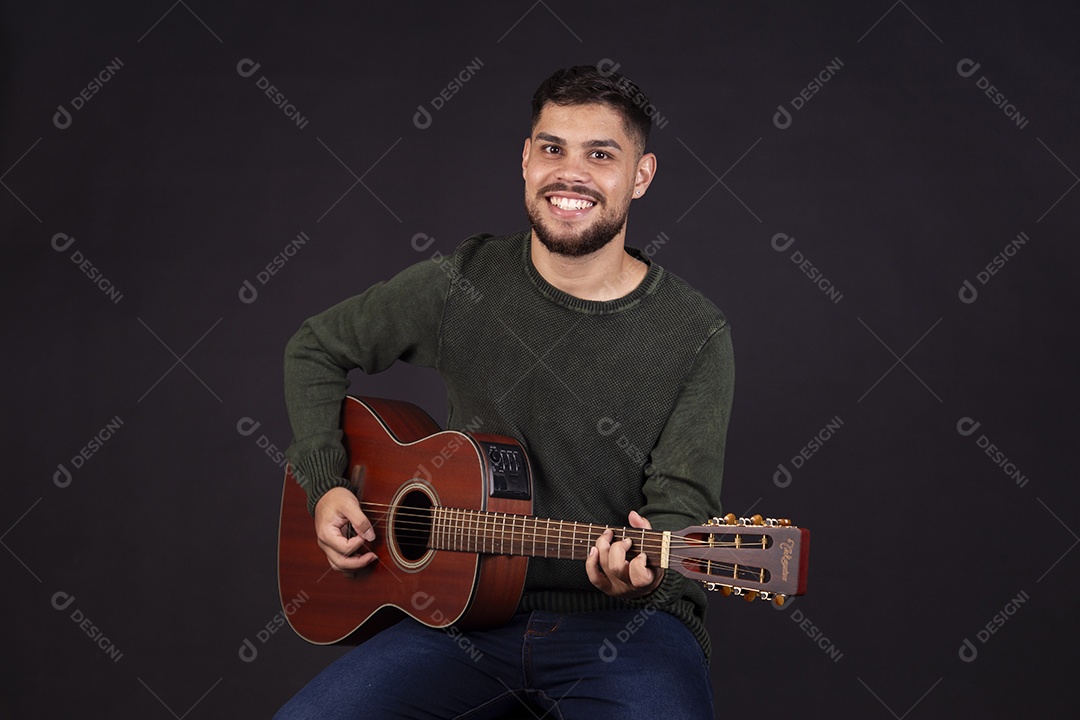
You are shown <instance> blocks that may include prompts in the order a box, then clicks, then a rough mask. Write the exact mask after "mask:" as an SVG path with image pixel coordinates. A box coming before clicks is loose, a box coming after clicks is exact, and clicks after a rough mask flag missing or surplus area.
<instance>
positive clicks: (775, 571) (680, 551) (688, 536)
mask: <svg viewBox="0 0 1080 720" xmlns="http://www.w3.org/2000/svg"><path fill="white" fill-rule="evenodd" d="M809 552H810V531H809V530H807V529H805V528H799V527H795V526H794V525H792V524H791V521H790V520H786V519H776V518H763V517H762V516H760V515H754V516H753V517H748V518H736V517H735V516H734V515H733V514H731V513H729V514H728V515H726V516H724V517H723V518H713V519H712V520H710V521H709V522H708V523H706V524H705V525H695V526H692V527H688V528H685V529H683V530H680V531H679V532H674V533H672V534H671V549H670V554H669V558H668V567H670V568H672V569H674V570H676V571H678V572H680V573H682V574H683V575H685V576H686V577H688V578H690V579H691V580H697V581H698V582H700V583H702V584H703V585H704V586H705V589H706V590H717V591H719V592H721V593H722V594H724V595H739V596H742V597H744V598H746V600H747V601H753V600H755V599H761V600H772V601H773V602H774V603H776V604H777V605H783V603H784V600H785V599H786V598H787V596H788V595H802V594H804V593H805V592H806V569H807V562H808V559H809Z"/></svg>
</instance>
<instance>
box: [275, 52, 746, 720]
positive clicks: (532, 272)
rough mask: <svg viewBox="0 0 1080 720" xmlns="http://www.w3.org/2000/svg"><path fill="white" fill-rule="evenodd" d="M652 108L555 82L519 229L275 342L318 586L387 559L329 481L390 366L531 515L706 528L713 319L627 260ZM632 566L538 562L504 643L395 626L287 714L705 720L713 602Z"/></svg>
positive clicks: (619, 548) (716, 367)
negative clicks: (522, 493) (509, 464)
mask: <svg viewBox="0 0 1080 720" xmlns="http://www.w3.org/2000/svg"><path fill="white" fill-rule="evenodd" d="M643 99H644V95H643V94H642V93H641V92H640V90H638V88H637V87H636V86H635V85H634V84H633V83H631V82H629V81H628V80H627V79H625V78H623V77H621V76H619V75H617V74H614V73H607V72H601V71H599V70H597V69H596V68H593V67H587V66H579V67H574V68H570V69H567V70H561V71H559V72H556V73H555V74H554V75H552V77H550V78H548V79H547V80H546V81H545V82H544V83H543V84H541V86H540V88H539V89H538V90H537V91H536V94H535V95H534V97H533V113H532V129H531V132H530V135H529V137H528V138H527V139H526V140H525V145H524V149H523V152H522V162H521V166H522V174H523V177H524V180H525V208H526V213H527V215H528V218H529V222H530V225H531V230H530V231H528V232H525V233H519V234H516V235H509V236H504V237H493V236H489V235H477V236H474V237H472V238H469V239H468V240H466V241H465V242H464V243H462V245H461V246H460V247H459V248H458V249H457V251H456V252H455V253H454V255H453V257H452V259H451V260H450V262H451V263H452V270H453V272H446V271H445V268H442V267H440V266H439V265H438V264H436V263H434V262H430V261H429V262H424V263H420V264H418V265H415V266H413V267H411V268H407V269H406V270H405V271H403V272H402V273H401V274H399V275H398V276H397V277H395V278H393V279H391V280H389V281H387V282H385V283H380V284H378V285H375V286H373V287H371V288H369V289H368V290H366V291H365V292H363V293H361V294H360V295H358V296H356V297H353V298H350V299H349V300H346V301H344V302H343V303H341V304H339V305H337V306H335V307H333V308H331V309H329V310H327V311H326V312H324V313H322V314H320V315H318V316H316V317H313V318H311V319H310V320H308V321H307V322H305V323H304V325H303V327H301V329H300V330H299V331H298V332H297V334H296V335H295V336H294V337H293V338H292V340H291V341H290V343H289V346H288V348H287V351H286V400H287V404H288V408H289V416H290V420H291V422H292V425H293V431H294V441H293V444H292V446H291V447H290V448H289V458H290V462H291V463H292V466H293V468H294V472H295V474H296V476H297V477H299V478H302V481H303V485H304V489H305V490H306V492H307V495H308V502H309V508H310V509H311V510H312V512H313V514H314V530H313V534H314V535H315V537H316V538H317V541H318V542H319V544H320V546H321V547H322V549H323V550H324V551H325V552H326V556H327V559H328V562H329V564H330V566H331V567H332V568H335V569H337V570H340V571H343V572H348V573H352V572H363V569H364V568H366V567H368V566H369V565H371V564H372V563H374V562H377V557H376V555H375V553H374V552H371V548H373V547H376V546H377V543H379V542H380V540H381V539H380V537H379V531H380V530H381V528H376V527H373V526H372V524H371V522H370V521H369V520H368V518H367V516H366V515H365V514H364V513H363V511H362V510H361V508H360V504H359V502H358V499H357V497H356V495H355V494H354V493H353V492H352V491H351V490H349V489H348V488H349V482H348V481H347V480H345V479H344V478H343V477H342V476H343V474H344V472H345V468H346V459H345V452H344V449H343V448H342V446H341V440H340V438H341V434H340V431H339V428H338V422H339V408H340V404H341V400H342V395H343V393H344V391H345V388H346V386H347V380H346V374H347V373H348V372H349V370H352V369H354V368H361V369H363V370H364V371H365V372H367V373H374V372H379V371H381V370H383V369H385V368H387V367H389V366H390V365H391V364H392V363H394V362H396V361H397V360H404V361H406V362H410V363H414V364H418V365H424V366H428V367H434V368H436V369H437V370H438V371H439V372H440V373H441V375H442V377H443V378H444V380H445V382H446V389H447V400H448V407H449V418H448V421H447V426H448V427H449V428H451V429H465V427H466V426H467V425H468V426H469V428H470V429H472V430H475V429H476V423H477V422H479V423H481V424H482V428H481V430H482V431H483V432H487V433H493V434H499V435H508V436H512V437H514V438H516V439H518V440H519V441H520V442H521V443H522V444H523V445H524V446H525V448H526V449H527V452H528V454H529V459H530V461H531V464H532V469H533V501H534V513H535V514H536V515H538V516H540V517H550V518H557V519H564V520H574V521H584V522H590V523H594V524H598V525H606V526H610V527H622V526H625V525H627V524H629V525H630V526H632V527H635V528H650V527H651V528H653V529H656V530H678V529H681V528H683V527H686V526H688V525H694V524H697V523H698V522H700V521H701V520H702V519H703V518H707V517H711V516H714V515H719V514H720V501H719V495H720V479H721V473H722V466H723V457H724V441H725V436H726V432H727V424H728V415H729V410H730V406H731V397H732V382H733V369H732V367H733V364H732V354H731V339H730V333H729V328H728V325H727V322H726V321H725V319H724V317H723V315H722V314H721V313H720V312H719V311H718V310H717V309H716V308H715V307H714V306H713V305H712V303H710V302H709V301H708V300H707V299H705V298H704V297H703V296H702V295H701V294H700V293H698V292H697V291H695V290H693V289H692V288H690V287H689V286H688V285H686V283H684V282H683V281H682V280H680V279H679V278H677V277H676V276H674V275H672V274H671V273H668V272H666V271H664V270H663V268H661V267H660V266H658V265H656V264H655V263H651V262H650V261H649V260H648V258H646V256H645V255H644V254H643V253H641V252H640V251H637V250H635V249H633V248H632V247H629V246H627V244H626V229H627V217H628V213H629V209H630V205H631V203H632V202H633V201H634V200H635V199H640V198H642V197H643V196H644V195H645V193H646V191H647V190H648V188H649V185H650V184H651V182H652V181H653V178H654V176H655V174H656V167H657V163H656V157H655V156H654V155H652V154H651V153H646V152H645V148H646V144H647V142H648V136H649V129H650V119H649V117H648V115H647V114H646V113H645V112H644V110H643V108H644V107H646V106H647V105H648V102H647V100H646V101H644V102H642V100H643ZM465 281H467V290H468V291H466V282H465ZM350 526H351V527H352V528H355V530H356V533H357V534H356V536H355V537H354V536H352V534H351V532H350V531H349V529H350ZM637 550H638V548H634V547H633V543H632V541H630V540H626V539H624V540H618V541H616V540H614V538H613V534H612V532H611V531H610V530H609V531H605V532H604V533H602V534H601V535H600V536H599V537H597V538H596V539H595V543H594V545H593V547H592V548H591V549H590V552H589V556H588V559H587V560H586V561H585V562H584V563H581V562H578V561H569V560H559V559H546V558H533V559H531V560H530V561H529V568H528V574H527V577H526V582H525V591H524V593H523V595H522V597H521V599H520V602H519V603H518V612H517V614H516V615H515V616H514V617H513V619H512V620H511V621H510V622H509V623H508V624H507V625H505V626H504V627H500V628H494V629H490V630H481V631H468V632H458V631H456V629H455V632H454V633H444V632H442V631H439V630H434V629H431V628H428V627H426V626H424V625H421V624H420V623H417V622H415V621H413V620H411V619H410V620H404V621H402V622H401V623H399V624H397V625H395V626H393V627H391V628H389V629H387V630H384V631H383V632H381V633H379V634H378V635H376V636H375V637H374V638H372V639H371V640H368V641H367V642H365V643H364V644H363V645H360V646H359V647H358V648H357V649H356V650H354V651H352V652H350V653H349V654H347V655H345V656H343V657H341V658H340V659H339V660H338V661H337V662H335V663H334V664H333V665H331V666H330V667H329V668H327V669H326V670H325V671H324V672H323V673H321V674H320V675H319V676H318V677H317V678H315V680H313V681H312V682H311V683H309V684H308V685H307V686H306V687H305V688H304V689H303V690H302V691H301V692H300V693H299V694H298V695H297V696H296V697H294V698H293V699H292V700H291V701H290V702H289V703H288V704H287V705H286V706H285V707H284V708H282V711H281V712H280V714H279V717H281V718H316V717H317V718H353V717H379V718H382V717H394V718H406V717H407V718H412V717H416V718H466V717H467V718H474V719H478V718H497V717H503V716H504V713H505V712H507V711H513V710H514V709H515V708H517V709H519V710H520V709H522V703H528V704H529V705H530V707H531V708H532V709H534V710H535V711H536V713H535V714H536V715H540V714H544V713H546V714H547V716H549V717H555V718H563V717H565V718H570V717H590V718H596V719H600V718H609V717H610V718H615V717H619V718H625V717H664V718H702V719H705V718H711V717H712V716H713V713H712V691H711V686H710V684H709V677H708V669H707V665H706V663H707V660H708V654H709V647H710V645H709V637H708V634H707V632H706V631H705V624H704V611H705V604H706V603H705V596H704V591H703V590H702V589H701V587H700V586H699V585H697V584H696V583H690V582H688V581H686V580H685V579H684V578H683V577H682V576H681V575H680V574H678V573H675V572H664V571H661V570H656V569H653V568H651V567H648V566H647V565H646V562H647V556H646V554H645V553H638V554H636V555H635V553H634V551H637ZM630 557H632V558H633V559H629V558H630ZM431 592H432V593H437V592H438V588H433V589H432V591H431ZM463 641H467V643H468V648H469V652H465V651H464V650H463V648H464V647H465V646H464V645H462V642H463Z"/></svg>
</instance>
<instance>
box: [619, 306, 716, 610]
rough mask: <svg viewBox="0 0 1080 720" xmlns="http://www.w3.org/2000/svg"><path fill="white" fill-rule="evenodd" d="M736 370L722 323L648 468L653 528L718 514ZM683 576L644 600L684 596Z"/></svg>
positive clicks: (661, 602)
mask: <svg viewBox="0 0 1080 720" xmlns="http://www.w3.org/2000/svg"><path fill="white" fill-rule="evenodd" d="M734 379H735V369H734V357H733V353H732V347H731V333H730V327H729V326H728V325H727V324H726V323H724V324H723V325H722V326H721V327H720V328H719V329H717V330H716V331H715V332H713V334H712V335H711V336H710V337H709V339H708V340H707V341H706V342H705V344H704V345H703V346H702V348H701V350H700V351H699V353H698V357H697V358H696V360H695V362H694V366H693V368H692V370H691V373H690V376H689V378H688V379H687V382H686V383H685V384H684V385H683V388H682V390H681V392H680V393H679V397H678V400H677V401H676V404H675V408H674V410H673V411H672V413H671V415H670V417H669V418H668V420H667V423H666V424H665V426H664V430H663V432H662V433H661V434H660V439H659V440H658V441H657V444H656V447H654V448H653V450H652V453H651V454H650V458H649V459H650V463H649V465H648V466H646V470H645V473H646V479H645V484H644V487H643V490H644V494H645V506H644V507H643V508H641V510H640V512H641V514H642V515H643V516H644V517H647V518H648V519H649V522H650V523H651V524H652V527H653V529H654V530H681V529H683V528H684V527H687V526H689V525H698V524H701V522H703V521H704V520H705V519H707V518H710V517H714V516H719V515H720V514H721V509H720V508H721V505H720V484H721V478H722V476H723V467H724V442H725V438H726V436H727V428H728V419H729V417H730V413H731V402H732V393H733V389H734ZM684 583H685V578H683V576H682V575H680V574H679V573H674V572H670V573H666V574H665V578H664V580H663V581H662V582H661V584H660V585H659V586H658V587H657V588H656V590H654V591H653V592H652V593H650V594H649V595H648V596H646V597H645V598H643V600H645V601H647V603H648V604H650V605H656V606H659V607H663V606H665V605H667V604H669V603H671V602H673V601H674V600H676V599H678V597H679V596H680V595H681V594H682V591H683V588H684Z"/></svg>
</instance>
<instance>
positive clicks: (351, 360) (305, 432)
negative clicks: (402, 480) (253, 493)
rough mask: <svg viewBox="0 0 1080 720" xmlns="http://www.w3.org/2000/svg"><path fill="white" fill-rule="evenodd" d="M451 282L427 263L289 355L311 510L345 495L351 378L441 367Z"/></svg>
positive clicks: (295, 462) (306, 334) (300, 473)
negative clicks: (335, 494)
mask: <svg viewBox="0 0 1080 720" xmlns="http://www.w3.org/2000/svg"><path fill="white" fill-rule="evenodd" d="M449 287H450V278H449V276H448V274H447V273H445V272H443V269H442V267H441V265H440V263H439V262H435V261H425V262H421V263H418V264H416V265H413V266H412V267H409V268H407V269H405V270H404V271H402V272H401V273H400V274H398V275H397V276H396V277H394V278H393V279H392V280H389V281H387V282H382V283H378V284H376V285H373V286H371V287H370V288H368V289H367V290H366V291H364V292H363V293H361V294H360V295H356V296H355V297H352V298H350V299H348V300H345V301H344V302H342V303H339V304H337V305H335V306H334V307H332V308H330V309H329V310H326V311H325V312H323V313H320V314H319V315H316V316H315V317H312V318H309V319H308V320H307V321H305V322H304V324H303V325H302V326H301V327H300V330H299V331H297V333H296V334H295V335H294V336H293V337H292V339H290V340H289V342H288V344H287V346H286V348H285V404H286V407H287V409H288V413H289V422H290V423H291V424H292V430H293V442H292V444H291V445H290V446H289V449H288V451H287V456H288V458H289V462H290V464H291V465H292V469H293V474H294V476H295V477H296V478H297V480H298V481H299V482H300V485H301V486H302V487H303V488H304V490H305V491H306V492H307V496H308V510H309V511H312V512H314V508H315V503H317V502H318V501H319V498H321V497H322V496H323V494H325V493H326V492H327V491H328V490H330V489H331V488H333V487H345V486H347V485H348V481H347V480H345V479H344V477H343V474H344V472H345V465H346V456H345V449H344V447H343V446H342V444H341V429H340V423H341V401H342V399H343V398H344V395H345V390H346V388H348V385H349V382H348V378H347V375H348V373H349V371H350V370H353V369H357V368H358V369H361V370H363V371H364V372H365V373H369V374H370V373H376V372H380V371H382V370H385V369H386V368H388V367H390V365H392V364H393V363H394V362H395V361H396V360H404V361H405V362H409V363H413V364H416V365H421V366H426V367H434V366H435V364H436V362H437V361H438V354H439V332H440V326H441V322H442V314H443V307H444V305H445V301H446V295H447V293H448V292H449Z"/></svg>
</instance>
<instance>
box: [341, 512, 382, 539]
mask: <svg viewBox="0 0 1080 720" xmlns="http://www.w3.org/2000/svg"><path fill="white" fill-rule="evenodd" d="M343 514H344V515H345V518H346V519H347V520H348V521H349V524H350V525H352V526H353V530H354V531H355V532H356V535H357V537H362V538H364V539H365V540H367V541H368V542H372V541H373V540H375V528H374V527H372V525H371V521H370V520H368V517H367V515H365V514H364V511H363V510H361V509H360V506H359V505H357V506H356V507H355V508H353V507H347V508H346V510H345V512H344V513H343Z"/></svg>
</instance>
